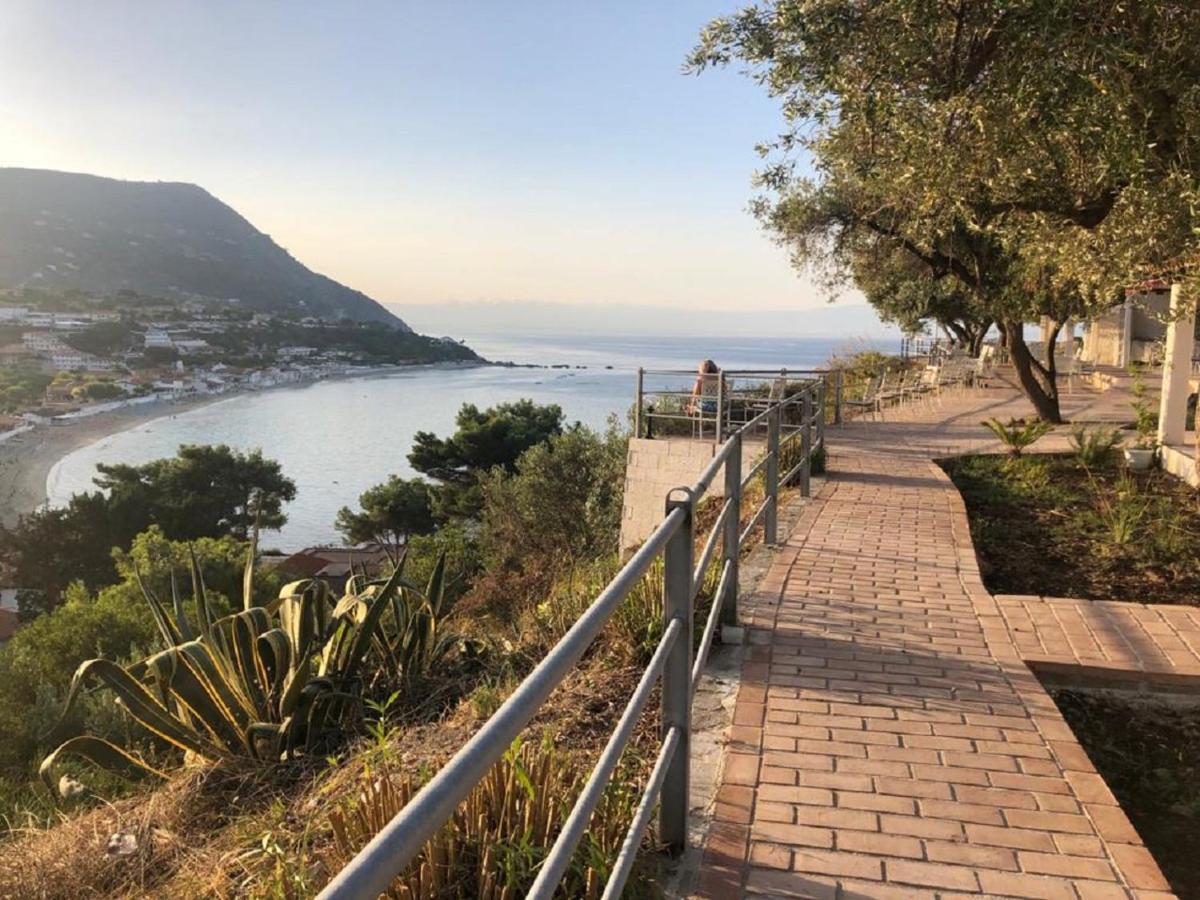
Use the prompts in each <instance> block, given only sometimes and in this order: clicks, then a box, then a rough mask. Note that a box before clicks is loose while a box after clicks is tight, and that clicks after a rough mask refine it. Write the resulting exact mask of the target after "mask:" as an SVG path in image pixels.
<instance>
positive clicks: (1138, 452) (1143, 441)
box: [1125, 369, 1158, 472]
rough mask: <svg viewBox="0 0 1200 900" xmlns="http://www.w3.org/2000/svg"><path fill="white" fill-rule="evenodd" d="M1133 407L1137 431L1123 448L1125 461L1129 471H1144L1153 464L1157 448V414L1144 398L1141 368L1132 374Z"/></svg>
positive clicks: (1144, 385) (1144, 388)
mask: <svg viewBox="0 0 1200 900" xmlns="http://www.w3.org/2000/svg"><path fill="white" fill-rule="evenodd" d="M1132 390H1133V400H1132V401H1131V403H1130V406H1131V407H1133V415H1134V428H1135V429H1136V431H1137V435H1138V436H1137V441H1135V442H1134V445H1133V446H1132V447H1126V448H1125V463H1126V464H1127V465H1128V466H1129V470H1130V471H1131V472H1145V471H1146V470H1148V469H1150V468H1151V467H1152V466H1153V465H1154V457H1155V453H1156V451H1157V448H1158V416H1157V415H1155V413H1154V410H1152V409H1151V408H1150V403H1149V401H1148V400H1147V399H1146V382H1145V381H1144V380H1143V379H1142V373H1141V370H1140V369H1138V370H1136V371H1135V372H1134V374H1133V388H1132Z"/></svg>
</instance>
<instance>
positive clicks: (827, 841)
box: [750, 822, 833, 847]
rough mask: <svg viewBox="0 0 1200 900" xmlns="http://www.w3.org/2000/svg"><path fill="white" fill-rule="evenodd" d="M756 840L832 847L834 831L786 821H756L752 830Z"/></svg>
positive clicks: (795, 845) (792, 845)
mask: <svg viewBox="0 0 1200 900" xmlns="http://www.w3.org/2000/svg"><path fill="white" fill-rule="evenodd" d="M750 835H751V837H752V838H753V839H754V840H756V841H759V840H761V841H771V842H773V843H776V844H786V845H788V846H790V847H832V846H833V831H832V830H831V829H829V828H813V827H811V826H808V825H794V824H788V823H786V822H755V823H754V825H753V826H752V828H751V831H750Z"/></svg>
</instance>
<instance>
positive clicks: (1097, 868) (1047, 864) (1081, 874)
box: [1017, 851, 1117, 881]
mask: <svg viewBox="0 0 1200 900" xmlns="http://www.w3.org/2000/svg"><path fill="white" fill-rule="evenodd" d="M1017 860H1018V861H1019V862H1020V863H1021V869H1022V870H1023V871H1025V872H1029V873H1031V874H1034V875H1062V876H1064V877H1067V878H1087V879H1091V880H1093V881H1116V880H1117V879H1116V876H1115V875H1114V874H1113V870H1112V866H1110V865H1109V864H1108V861H1107V860H1104V859H1093V858H1090V857H1083V856H1069V855H1067V854H1065V853H1032V852H1025V851H1022V852H1019V853H1018V854H1017Z"/></svg>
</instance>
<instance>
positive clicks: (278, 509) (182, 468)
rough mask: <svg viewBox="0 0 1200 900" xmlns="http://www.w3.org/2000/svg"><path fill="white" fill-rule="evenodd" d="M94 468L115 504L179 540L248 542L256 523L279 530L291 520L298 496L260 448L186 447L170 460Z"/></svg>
mask: <svg viewBox="0 0 1200 900" xmlns="http://www.w3.org/2000/svg"><path fill="white" fill-rule="evenodd" d="M96 469H97V471H98V472H99V473H100V474H99V476H98V477H97V478H96V484H97V486H99V487H100V488H102V489H103V490H105V491H107V492H108V495H109V501H110V503H111V505H113V506H114V507H117V508H120V507H123V506H128V507H133V508H137V509H142V510H145V511H146V513H147V514H148V515H149V517H150V520H151V522H154V523H156V524H158V525H161V526H162V528H163V531H164V532H166V533H167V534H168V535H170V536H171V537H172V538H175V539H177V540H186V539H189V538H198V537H215V536H217V535H219V534H223V533H230V534H233V535H234V536H236V537H239V538H242V539H243V540H244V539H245V538H246V537H247V536H248V535H249V533H250V529H251V528H252V527H253V526H254V524H255V522H256V521H257V522H258V524H259V527H260V528H264V529H272V528H280V527H282V526H283V524H284V523H285V522H286V521H287V516H285V515H284V514H283V504H284V502H286V501H289V500H294V499H295V497H296V485H295V482H293V481H292V480H291V479H290V478H287V477H286V476H284V474H283V471H282V469H281V468H280V466H279V463H278V462H276V461H275V460H272V459H266V458H264V457H263V455H262V451H261V450H252V451H250V452H249V453H243V452H241V451H237V450H231V449H230V448H229V447H228V446H227V445H225V444H218V445H216V446H213V445H204V444H191V445H185V446H181V447H180V448H179V451H178V452H177V454H176V455H175V456H174V457H172V458H168V459H157V460H154V461H153V462H149V463H145V464H143V465H140V466H134V465H128V464H124V463H119V464H114V465H105V464H103V463H102V464H100V465H98V466H96ZM139 530H140V529H139Z"/></svg>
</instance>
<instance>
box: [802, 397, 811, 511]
mask: <svg viewBox="0 0 1200 900" xmlns="http://www.w3.org/2000/svg"><path fill="white" fill-rule="evenodd" d="M812 418H813V398H812V387H811V386H810V387H809V388H808V389H807V390H806V391H805V392H804V393H803V394H802V395H801V397H800V496H801V497H807V496H808V495H809V490H810V488H809V482H810V480H811V478H812V449H813V443H812Z"/></svg>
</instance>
